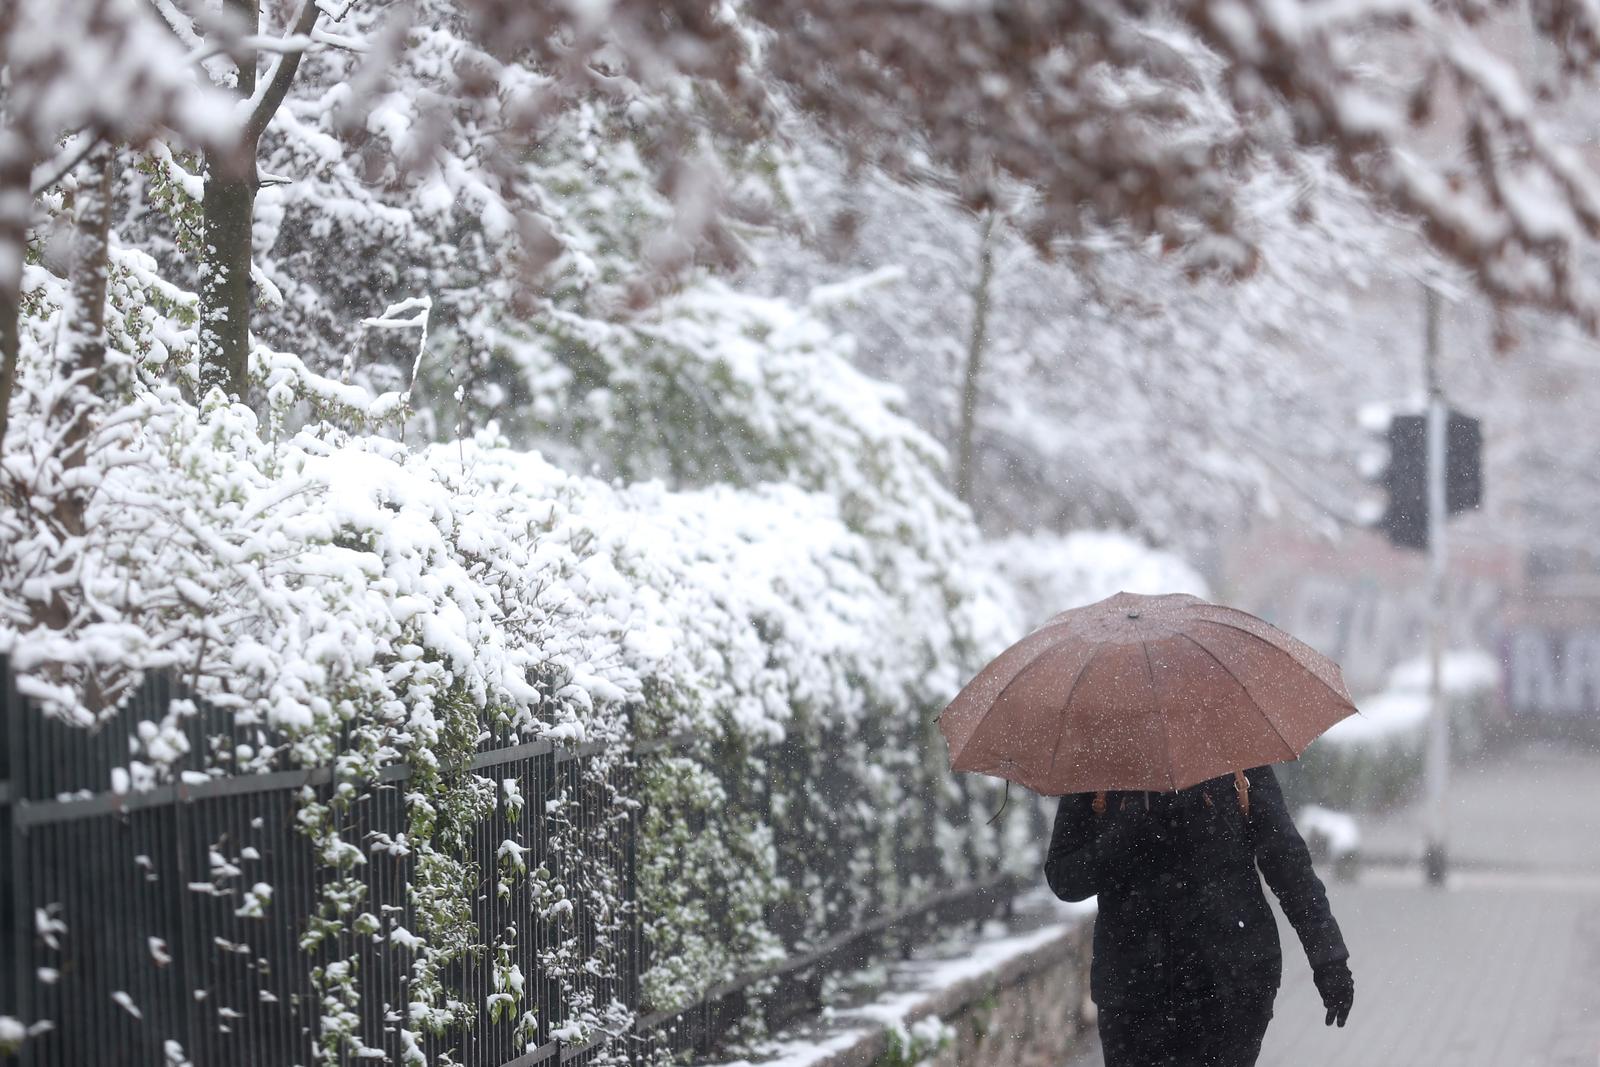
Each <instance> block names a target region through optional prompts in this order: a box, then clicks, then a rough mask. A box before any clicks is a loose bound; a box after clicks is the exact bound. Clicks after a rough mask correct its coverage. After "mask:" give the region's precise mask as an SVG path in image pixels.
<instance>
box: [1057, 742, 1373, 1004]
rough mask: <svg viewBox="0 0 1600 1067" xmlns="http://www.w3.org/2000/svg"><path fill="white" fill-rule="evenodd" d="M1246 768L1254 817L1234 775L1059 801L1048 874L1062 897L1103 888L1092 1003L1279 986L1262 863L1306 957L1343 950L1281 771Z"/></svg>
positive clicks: (1336, 956) (1336, 955)
mask: <svg viewBox="0 0 1600 1067" xmlns="http://www.w3.org/2000/svg"><path fill="white" fill-rule="evenodd" d="M1247 777H1248V778H1249V781H1250V815H1249V817H1248V818H1246V817H1245V815H1244V814H1243V812H1241V811H1240V809H1239V803H1238V798H1237V796H1236V794H1235V791H1234V784H1233V777H1232V776H1231V775H1229V776H1227V777H1223V778H1213V779H1211V780H1210V781H1208V782H1202V783H1200V784H1199V785H1197V786H1193V787H1191V788H1189V789H1185V790H1182V791H1180V792H1178V793H1110V794H1108V795H1107V803H1106V811H1105V813H1104V814H1103V815H1096V814H1095V813H1094V811H1093V807H1092V802H1093V798H1092V797H1091V796H1090V795H1089V794H1087V793H1078V794H1072V795H1069V796H1064V797H1062V798H1061V803H1060V806H1059V807H1057V808H1056V822H1055V832H1054V833H1053V834H1052V835H1051V838H1050V854H1049V856H1048V858H1047V859H1046V860H1045V866H1044V869H1045V877H1046V878H1047V879H1049V882H1050V888H1051V889H1052V890H1053V891H1054V892H1055V894H1056V896H1058V897H1061V898H1062V899H1063V900H1084V899H1086V898H1088V897H1091V896H1095V895H1098V896H1099V898H1100V899H1099V914H1098V915H1097V916H1096V918H1095V926H1094V963H1093V966H1092V968H1091V970H1090V993H1091V995H1092V996H1093V997H1094V1000H1095V1003H1096V1004H1100V1005H1103V1006H1115V1007H1122V1006H1137V1005H1141V1004H1155V1003H1161V1002H1170V1001H1172V1000H1175V999H1188V998H1193V997H1199V996H1204V995H1206V994H1208V993H1213V992H1218V991H1238V992H1244V991H1247V990H1250V989H1258V990H1261V991H1263V992H1266V991H1269V990H1275V989H1276V988H1277V986H1278V983H1279V981H1280V979H1281V977H1282V972H1283V956H1282V953H1281V952H1280V950H1279V947H1278V926H1277V923H1276V922H1275V921H1274V920H1273V917H1272V912H1271V910H1270V909H1269V908H1268V907H1267V901H1266V898H1265V896H1263V895H1262V892H1261V882H1260V879H1258V878H1257V877H1256V867H1257V865H1258V864H1259V865H1260V868H1261V874H1262V875H1263V876H1265V878H1266V881H1267V885H1269V886H1271V887H1272V891H1273V893H1275V894H1276V895H1277V897H1278V902H1279V904H1280V905H1281V906H1282V908H1283V913H1284V915H1285V916H1286V917H1287V918H1288V920H1289V922H1290V924H1291V925H1292V926H1293V927H1294V930H1295V933H1296V934H1298V935H1299V937H1300V943H1301V944H1302V945H1303V946H1304V947H1305V951H1306V957H1307V958H1308V959H1309V960H1310V961H1311V965H1312V967H1316V966H1318V965H1319V964H1322V963H1327V962H1331V961H1334V960H1342V959H1347V958H1348V957H1349V955H1350V954H1349V952H1348V951H1346V949H1345V945H1344V938H1343V937H1342V936H1341V935H1340V933H1339V924H1338V923H1336V922H1335V921H1334V919H1333V914H1332V912H1330V911H1329V910H1328V895H1327V892H1326V890H1324V888H1323V886H1322V881H1321V880H1320V879H1319V878H1318V877H1317V875H1316V873H1315V872H1314V871H1313V870H1312V869H1311V857H1310V854H1309V853H1308V852H1307V851H1306V846H1305V842H1304V841H1303V840H1301V837H1300V833H1299V831H1297V830H1296V829H1295V827H1294V822H1293V820H1292V819H1290V817H1289V811H1288V808H1287V807H1286V806H1285V804H1284V800H1283V793H1282V791H1281V790H1280V789H1279V788H1278V780H1277V777H1276V776H1275V775H1274V774H1273V773H1272V769H1271V768H1270V767H1257V768H1256V769H1254V770H1252V771H1249V772H1248V774H1247Z"/></svg>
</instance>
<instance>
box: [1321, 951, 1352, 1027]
mask: <svg viewBox="0 0 1600 1067" xmlns="http://www.w3.org/2000/svg"><path fill="white" fill-rule="evenodd" d="M1311 977H1312V980H1313V981H1315V982H1316V984H1317V992H1318V993H1320V994H1322V1006H1323V1007H1324V1008H1326V1009H1328V1018H1327V1020H1326V1022H1325V1023H1324V1025H1326V1026H1332V1025H1333V1024H1334V1021H1335V1020H1337V1021H1338V1023H1339V1025H1340V1026H1343V1025H1344V1021H1345V1020H1346V1019H1348V1018H1349V1017H1350V1005H1351V1004H1353V1003H1355V999H1356V980H1355V976H1354V975H1352V974H1351V973H1350V965H1349V964H1348V963H1346V962H1345V961H1344V960H1335V961H1334V962H1332V963H1324V964H1323V965H1322V966H1320V967H1318V968H1317V969H1316V970H1314V971H1312V972H1311Z"/></svg>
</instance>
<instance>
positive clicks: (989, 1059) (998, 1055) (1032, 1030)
mask: <svg viewBox="0 0 1600 1067" xmlns="http://www.w3.org/2000/svg"><path fill="white" fill-rule="evenodd" d="M1092 926H1093V924H1092V923H1088V922H1085V923H1081V924H1079V925H1078V926H1077V927H1075V928H1073V929H1070V930H1068V931H1066V932H1065V933H1064V934H1063V935H1062V937H1061V938H1060V939H1059V940H1056V941H1052V942H1050V943H1049V944H1046V945H1044V946H1043V947H1041V948H1039V949H1037V950H1035V951H1033V952H1030V953H1028V954H1027V955H1024V956H1019V957H1017V958H1015V959H1013V960H1009V961H1007V963H1006V964H1004V965H1003V966H1001V967H1000V968H999V969H997V970H996V971H994V972H992V973H991V974H988V975H985V976H984V977H983V978H980V979H974V980H972V981H969V982H964V983H961V984H959V985H956V986H953V987H951V988H950V989H949V990H948V991H947V992H946V993H945V994H944V995H942V996H941V997H940V998H938V999H939V1002H938V1003H937V1004H934V1005H930V1013H931V1014H934V1015H938V1016H939V1018H941V1019H942V1020H944V1022H945V1023H946V1025H948V1026H949V1027H951V1028H952V1029H953V1030H954V1031H955V1036H954V1038H953V1040H952V1041H951V1042H950V1044H949V1045H947V1046H946V1047H945V1048H944V1049H942V1050H941V1051H940V1052H939V1053H937V1054H936V1055H935V1056H933V1057H932V1058H931V1059H929V1060H927V1061H925V1062H927V1063H930V1064H933V1065H935V1067H978V1065H990V1064H994V1065H1000V1064H1004V1065H1007V1067H1060V1065H1061V1064H1063V1063H1066V1062H1068V1061H1069V1060H1071V1059H1072V1057H1073V1055H1074V1053H1076V1052H1077V1050H1078V1048H1079V1046H1080V1044H1081V1042H1082V1040H1083V1038H1084V1036H1085V1034H1086V1033H1087V1031H1088V1029H1089V1028H1091V1027H1092V1026H1093V1025H1094V1022H1093V1012H1094V1008H1093V1005H1092V1004H1090V1003H1089V936H1090V931H1091V929H1092Z"/></svg>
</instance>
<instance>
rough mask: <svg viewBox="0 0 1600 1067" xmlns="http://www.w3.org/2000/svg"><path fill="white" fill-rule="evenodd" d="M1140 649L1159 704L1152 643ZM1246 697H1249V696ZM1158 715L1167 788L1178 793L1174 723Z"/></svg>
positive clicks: (1142, 642)
mask: <svg viewBox="0 0 1600 1067" xmlns="http://www.w3.org/2000/svg"><path fill="white" fill-rule="evenodd" d="M1139 647H1140V648H1142V649H1144V670H1145V674H1147V675H1149V677H1150V695H1151V697H1153V698H1154V699H1155V700H1156V701H1157V703H1158V704H1159V701H1160V699H1161V694H1160V693H1159V692H1158V691H1157V690H1156V667H1155V664H1154V663H1151V662H1150V643H1149V642H1148V641H1140V642H1139ZM1212 658H1213V659H1215V658H1216V657H1215V656H1213V657H1212ZM1245 695H1246V696H1248V695H1249V694H1248V693H1247V694H1245ZM1156 713H1157V714H1158V715H1160V716H1161V742H1162V747H1163V748H1164V749H1165V751H1166V754H1167V757H1166V760H1165V761H1164V762H1165V763H1166V765H1167V787H1168V788H1169V789H1171V790H1172V791H1173V792H1174V793H1176V792H1177V791H1178V777H1177V775H1176V774H1175V773H1174V772H1173V770H1172V721H1171V720H1170V719H1168V718H1167V716H1166V714H1165V713H1164V712H1162V711H1161V709H1160V707H1157V708H1156ZM1278 736H1279V737H1282V736H1283V735H1282V734H1279V735H1278Z"/></svg>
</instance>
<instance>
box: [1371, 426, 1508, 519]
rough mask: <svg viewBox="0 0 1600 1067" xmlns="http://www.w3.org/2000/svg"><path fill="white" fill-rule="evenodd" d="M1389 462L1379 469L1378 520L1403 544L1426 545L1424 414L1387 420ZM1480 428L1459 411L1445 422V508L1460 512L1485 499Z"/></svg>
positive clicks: (1426, 506)
mask: <svg viewBox="0 0 1600 1067" xmlns="http://www.w3.org/2000/svg"><path fill="white" fill-rule="evenodd" d="M1388 438H1389V466H1388V467H1387V468H1386V469H1385V470H1384V472H1383V487H1384V489H1385V490H1387V492H1388V494H1389V501H1388V507H1387V508H1386V509H1385V510H1384V513H1383V517H1382V518H1380V519H1379V520H1378V523H1377V526H1378V528H1379V529H1380V530H1382V531H1383V532H1384V533H1385V534H1386V535H1387V536H1388V538H1389V540H1390V541H1391V542H1393V543H1394V544H1396V545H1398V546H1400V547H1402V548H1416V549H1426V548H1427V547H1428V416H1427V415H1426V414H1423V415H1396V416H1394V417H1393V418H1391V419H1390V420H1389V430H1388ZM1482 454H1483V429H1482V426H1481V425H1480V424H1479V422H1478V420H1477V419H1475V418H1473V417H1472V416H1470V415H1463V414H1462V413H1461V412H1459V411H1452V412H1450V413H1449V418H1448V420H1447V421H1446V423H1445V465H1444V469H1445V478H1444V492H1445V514H1446V515H1458V514H1460V513H1461V512H1463V511H1467V510H1470V509H1472V508H1476V507H1478V506H1479V505H1480V504H1481V503H1482V502H1483V461H1482Z"/></svg>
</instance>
